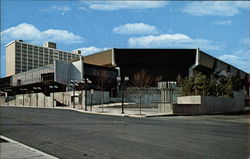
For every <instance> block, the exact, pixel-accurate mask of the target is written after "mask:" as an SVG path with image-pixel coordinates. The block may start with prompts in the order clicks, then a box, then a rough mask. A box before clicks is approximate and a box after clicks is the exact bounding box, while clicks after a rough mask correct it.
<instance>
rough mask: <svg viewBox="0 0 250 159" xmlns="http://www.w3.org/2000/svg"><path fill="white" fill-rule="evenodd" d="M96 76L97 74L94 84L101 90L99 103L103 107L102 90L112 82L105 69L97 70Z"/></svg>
mask: <svg viewBox="0 0 250 159" xmlns="http://www.w3.org/2000/svg"><path fill="white" fill-rule="evenodd" d="M96 76H97V79H96V86H97V88H98V89H99V90H100V91H101V104H102V108H103V103H104V93H103V91H104V90H106V89H107V88H109V85H110V84H111V83H112V79H111V78H110V76H109V74H108V72H107V71H105V70H98V72H97V73H96ZM102 110H103V109H102Z"/></svg>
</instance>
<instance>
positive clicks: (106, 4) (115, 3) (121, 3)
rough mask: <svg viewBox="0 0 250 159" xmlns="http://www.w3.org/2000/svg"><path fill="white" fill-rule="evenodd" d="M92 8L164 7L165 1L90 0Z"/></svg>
mask: <svg viewBox="0 0 250 159" xmlns="http://www.w3.org/2000/svg"><path fill="white" fill-rule="evenodd" d="M88 4H89V8H90V9H95V10H106V11H114V10H120V9H149V8H161V7H164V6H165V5H166V4H167V2H164V1H109V2H108V1H105V2H88Z"/></svg>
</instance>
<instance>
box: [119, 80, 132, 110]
mask: <svg viewBox="0 0 250 159" xmlns="http://www.w3.org/2000/svg"><path fill="white" fill-rule="evenodd" d="M128 81H129V77H127V76H125V77H124V80H122V79H121V77H119V76H118V77H117V83H118V85H119V86H121V88H122V114H124V90H125V86H126V84H127V82H128Z"/></svg>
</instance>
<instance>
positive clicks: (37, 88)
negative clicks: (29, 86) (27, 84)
mask: <svg viewBox="0 0 250 159" xmlns="http://www.w3.org/2000/svg"><path fill="white" fill-rule="evenodd" d="M33 89H34V90H36V91H35V92H36V106H37V107H38V91H39V90H41V87H33Z"/></svg>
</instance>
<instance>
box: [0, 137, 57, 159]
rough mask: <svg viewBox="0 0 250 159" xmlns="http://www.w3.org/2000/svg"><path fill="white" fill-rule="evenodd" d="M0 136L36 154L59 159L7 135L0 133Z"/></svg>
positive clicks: (50, 158)
mask: <svg viewBox="0 0 250 159" xmlns="http://www.w3.org/2000/svg"><path fill="white" fill-rule="evenodd" d="M0 138H2V139H4V140H6V141H8V142H10V143H14V144H17V145H19V146H21V147H23V148H25V149H28V150H31V151H33V152H35V153H38V154H40V155H42V156H44V157H46V158H49V159H59V158H57V157H55V156H52V155H49V154H47V153H45V152H42V151H40V150H37V149H35V148H32V147H30V146H28V145H25V144H23V143H20V142H18V141H16V140H13V139H10V138H8V137H6V136H2V135H0Z"/></svg>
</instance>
